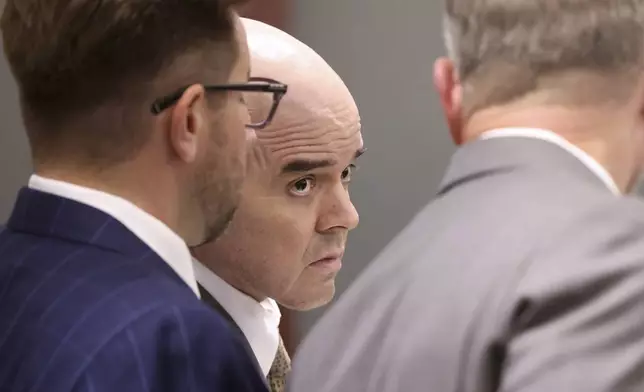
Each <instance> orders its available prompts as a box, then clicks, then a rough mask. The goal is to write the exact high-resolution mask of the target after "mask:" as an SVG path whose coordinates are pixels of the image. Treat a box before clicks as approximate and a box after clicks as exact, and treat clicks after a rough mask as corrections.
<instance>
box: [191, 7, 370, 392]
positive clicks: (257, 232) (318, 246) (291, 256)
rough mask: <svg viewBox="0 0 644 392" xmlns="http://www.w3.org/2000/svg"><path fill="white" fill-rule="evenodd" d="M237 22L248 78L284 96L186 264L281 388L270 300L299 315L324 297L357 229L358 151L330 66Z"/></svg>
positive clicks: (286, 364) (282, 364)
mask: <svg viewBox="0 0 644 392" xmlns="http://www.w3.org/2000/svg"><path fill="white" fill-rule="evenodd" d="M243 23H244V25H245V27H246V30H247V34H248V44H249V48H250V53H251V64H252V74H253V76H261V77H268V78H274V79H277V80H279V81H280V82H283V83H285V84H287V85H288V86H289V87H288V88H289V92H288V94H287V95H285V96H284V98H283V99H282V101H281V102H280V104H279V108H278V109H277V112H276V114H275V116H274V118H273V120H272V122H271V124H270V125H268V126H267V127H266V128H265V129H262V130H258V132H257V133H256V136H255V139H253V140H251V141H250V151H251V152H250V154H249V156H248V162H247V165H248V166H247V167H248V173H247V180H246V182H245V184H244V187H243V192H242V193H243V195H242V199H241V202H240V204H239V207H238V210H237V212H236V214H235V217H234V218H233V221H232V222H231V224H230V226H229V228H228V230H227V232H226V233H225V234H224V235H223V236H222V237H220V238H219V239H218V240H217V241H216V242H211V243H208V244H205V245H203V246H201V247H199V248H196V249H194V251H193V255H194V256H195V259H196V260H199V261H198V262H197V261H195V264H194V265H195V271H196V273H197V280H198V281H199V283H200V284H201V286H202V290H203V291H205V292H206V294H209V296H210V300H211V301H212V302H213V306H214V307H216V308H218V309H219V310H220V312H222V313H224V314H227V315H228V318H229V320H230V321H231V322H232V323H233V325H234V326H235V327H236V328H238V330H239V331H240V332H241V333H243V335H244V336H245V338H246V340H247V342H248V343H249V344H248V346H249V348H250V350H252V352H253V354H254V355H255V358H257V362H258V367H259V371H261V372H262V373H263V375H265V376H267V377H268V381H269V384H270V385H271V388H272V390H273V391H281V390H283V388H284V377H285V375H286V372H287V371H288V370H289V369H290V360H289V358H288V355H287V354H286V351H285V350H284V347H283V344H282V342H281V338H280V336H279V330H278V325H279V321H280V311H279V309H278V307H277V304H276V302H278V303H280V304H282V305H283V306H285V307H287V308H290V309H296V310H307V309H311V308H315V307H318V306H321V305H323V304H326V303H328V302H329V301H330V300H331V299H332V297H333V294H334V292H335V286H334V281H335V277H336V274H337V273H338V271H339V270H340V267H341V265H342V256H343V253H344V248H345V244H346V241H347V234H348V232H349V231H350V230H351V229H353V228H355V227H356V226H357V224H358V214H357V212H356V210H355V208H354V206H353V204H352V203H351V200H350V198H349V192H348V188H349V183H350V182H351V176H352V175H353V170H354V167H355V166H354V162H355V160H356V158H358V157H359V156H360V155H361V154H362V152H363V151H364V148H363V142H362V136H361V133H360V117H359V115H358V110H357V108H356V105H355V102H354V101H353V98H352V97H351V94H350V93H349V91H348V89H347V87H346V86H345V85H344V83H343V82H342V80H341V79H340V77H338V75H337V74H336V73H335V72H334V71H333V69H331V67H330V66H329V65H328V64H327V63H326V62H325V61H324V60H323V59H322V58H321V57H320V56H319V55H318V54H316V53H315V52H314V51H313V50H312V49H311V48H309V47H307V46H306V45H304V44H303V43H302V42H300V41H298V40H296V39H295V38H293V37H291V36H290V35H288V34H286V33H284V32H282V31H280V30H278V29H276V28H273V27H271V26H268V25H266V24H263V23H261V22H257V21H253V20H249V19H245V20H243ZM246 99H247V104H248V106H249V108H250V112H251V117H257V118H264V117H266V116H267V115H268V114H269V113H270V112H271V111H272V109H273V108H274V103H273V100H272V99H271V98H270V96H267V95H266V94H263V95H258V94H254V95H252V96H250V95H248V96H247V97H246ZM253 120H254V119H253Z"/></svg>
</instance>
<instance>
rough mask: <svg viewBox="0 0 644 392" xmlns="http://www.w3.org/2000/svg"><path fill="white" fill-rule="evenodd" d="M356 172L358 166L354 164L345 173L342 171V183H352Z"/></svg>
mask: <svg viewBox="0 0 644 392" xmlns="http://www.w3.org/2000/svg"><path fill="white" fill-rule="evenodd" d="M355 170H356V165H354V164H353V163H352V164H350V165H349V166H347V167H346V168H345V169H344V170H343V171H342V182H351V177H352V176H353V172H354V171H355Z"/></svg>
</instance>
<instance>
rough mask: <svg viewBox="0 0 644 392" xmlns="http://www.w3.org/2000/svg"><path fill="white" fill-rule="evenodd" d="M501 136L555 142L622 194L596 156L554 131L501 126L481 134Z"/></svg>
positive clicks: (484, 137)
mask: <svg viewBox="0 0 644 392" xmlns="http://www.w3.org/2000/svg"><path fill="white" fill-rule="evenodd" d="M500 137H526V138H533V139H539V140H543V141H546V142H549V143H552V144H555V145H557V146H559V147H561V148H563V149H564V150H566V151H568V152H569V153H570V154H571V155H573V156H574V157H575V158H577V159H579V161H581V163H583V164H584V166H586V167H587V168H588V170H590V171H591V172H593V173H594V174H595V175H596V176H597V177H599V179H600V180H601V181H602V182H603V183H604V184H605V185H606V187H608V189H610V190H611V192H613V193H614V194H615V195H621V192H620V190H619V187H618V186H617V184H616V183H615V180H614V179H613V177H612V176H611V175H610V173H608V171H607V170H606V169H605V168H604V167H603V166H602V165H601V164H600V163H599V162H597V161H596V160H595V158H593V157H591V156H590V155H588V153H586V152H585V151H584V150H582V149H581V148H579V147H577V146H575V145H574V144H572V143H570V142H569V141H567V140H566V139H564V138H563V137H561V136H559V135H557V134H556V133H554V132H552V131H548V130H545V129H537V128H501V129H493V130H490V131H486V132H484V133H483V134H482V135H481V137H480V139H483V140H485V139H493V138H500Z"/></svg>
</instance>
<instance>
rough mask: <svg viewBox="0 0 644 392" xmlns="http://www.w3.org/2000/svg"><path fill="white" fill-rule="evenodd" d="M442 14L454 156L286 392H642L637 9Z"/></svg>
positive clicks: (320, 332) (643, 51)
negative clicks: (434, 191) (635, 191)
mask: <svg viewBox="0 0 644 392" xmlns="http://www.w3.org/2000/svg"><path fill="white" fill-rule="evenodd" d="M446 5H447V6H446V32H447V34H446V37H447V43H448V48H449V52H450V56H449V59H439V60H438V61H437V62H436V64H435V70H434V71H435V75H434V77H435V84H436V87H437V90H438V92H439V95H440V98H441V102H442V104H443V109H444V112H445V116H446V118H447V122H448V125H449V128H450V130H451V134H452V136H453V138H454V140H455V142H456V143H457V144H459V145H460V147H459V149H458V151H457V152H456V153H455V155H454V157H453V159H452V162H451V164H450V166H449V169H448V170H447V173H446V175H445V178H444V180H443V182H442V184H441V185H440V191H439V193H438V195H437V197H436V199H435V200H434V201H432V202H431V203H430V204H429V205H428V206H427V207H426V208H425V209H424V210H423V211H422V212H420V213H419V215H418V216H417V217H416V218H415V220H414V221H413V222H412V223H411V224H410V226H409V227H407V228H406V229H405V230H404V232H403V233H401V234H400V235H399V236H398V238H396V239H395V240H394V241H393V242H392V243H391V244H390V245H389V246H388V247H387V248H386V249H385V251H384V252H383V253H382V254H381V255H380V256H379V257H378V258H377V259H376V260H375V261H374V262H373V263H372V265H371V266H370V267H369V268H368V269H367V271H365V273H363V275H362V276H361V277H360V278H359V279H358V280H357V281H356V282H355V284H354V285H353V287H351V288H350V289H349V290H348V291H347V292H346V293H345V294H344V295H343V296H342V298H341V299H340V301H339V302H338V303H337V304H336V305H335V306H334V307H333V308H332V309H331V310H330V311H329V312H328V313H327V314H326V315H325V316H324V317H323V318H322V320H321V322H320V323H319V324H318V325H317V326H316V328H314V330H313V331H312V332H311V333H310V335H309V336H308V338H307V339H306V340H305V341H304V343H303V345H302V346H301V349H300V351H299V352H298V353H297V355H296V358H295V361H294V368H293V376H292V379H291V382H290V391H292V392H357V391H360V392H376V391H378V392H380V391H383V392H384V391H387V392H394V391H404V392H414V391H431V392H447V391H450V392H451V391H459V392H479V391H480V392H483V391H504V392H581V391H583V392H589V391H591V392H594V391H597V392H600V391H601V392H605V391H620V392H621V391H644V207H643V205H642V203H641V202H640V201H637V200H635V199H632V198H630V197H628V196H622V195H621V194H622V193H625V192H627V191H629V190H630V189H631V187H632V186H633V184H634V183H635V182H636V179H637V177H638V175H639V171H640V166H641V164H642V152H643V147H644V1H642V0H611V1H607V0H513V1H508V0H447V4H446Z"/></svg>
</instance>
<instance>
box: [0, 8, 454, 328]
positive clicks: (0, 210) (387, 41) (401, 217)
mask: <svg viewBox="0 0 644 392" xmlns="http://www.w3.org/2000/svg"><path fill="white" fill-rule="evenodd" d="M262 1H265V2H270V1H271V0H262ZM0 7H4V0H0ZM291 8H292V9H291V10H290V20H291V22H290V28H289V32H290V33H291V34H293V35H294V36H296V37H297V38H299V39H300V40H302V41H303V42H305V43H307V44H308V45H309V46H311V47H312V48H313V49H315V50H316V51H317V52H318V53H319V54H320V55H322V56H323V57H324V58H325V59H326V60H327V61H328V62H329V63H330V64H331V65H332V66H333V67H334V69H335V70H336V71H337V72H338V74H339V75H340V76H341V77H342V78H343V79H344V81H345V83H346V84H347V86H348V87H349V89H350V90H351V92H352V93H353V96H354V98H355V100H356V102H357V103H358V107H359V108H360V114H361V116H362V125H363V135H364V139H365V145H366V147H367V148H368V152H367V154H365V155H364V157H362V158H360V162H359V166H360V169H359V171H358V172H357V173H356V176H355V177H354V183H353V184H352V188H351V193H352V198H353V200H354V203H355V204H356V206H357V208H358V211H359V212H360V218H361V222H360V226H359V228H358V229H356V230H355V231H354V232H353V233H352V234H351V236H350V240H349V246H348V249H347V253H346V256H345V260H344V267H343V270H342V272H341V274H340V276H339V278H338V282H337V286H338V295H342V292H343V291H344V290H345V289H346V287H347V286H348V285H349V284H350V282H351V281H352V280H353V279H354V278H355V276H356V275H357V274H358V273H359V272H360V271H361V270H362V269H363V268H364V267H365V266H366V265H367V264H368V263H369V261H370V260H371V259H372V258H373V257H374V256H376V254H377V253H378V252H379V251H380V250H381V249H382V248H383V247H384V246H385V245H386V244H387V243H388V242H389V241H390V240H391V239H392V238H393V237H394V236H395V235H396V234H397V233H398V232H399V231H400V230H401V229H402V228H403V227H404V226H405V225H406V223H407V222H409V220H410V219H411V218H412V217H413V215H414V214H415V213H416V212H417V211H418V210H419V209H420V208H421V207H422V206H423V205H424V204H425V203H426V202H427V201H429V200H430V198H431V197H432V195H433V194H434V192H435V190H436V187H437V185H438V182H439V181H440V179H441V175H442V172H443V170H444V169H445V166H446V165H447V163H448V159H449V156H450V154H451V153H452V151H453V146H452V143H451V141H450V139H449V137H448V133H447V130H446V128H445V125H444V123H443V119H442V116H441V114H440V110H439V105H438V101H437V98H436V96H435V95H434V91H433V85H432V65H433V61H434V59H435V58H436V57H438V56H440V55H442V54H443V52H444V51H443V45H442V42H441V2H440V1H405V2H394V1H389V0H348V1H347V0H324V1H314V0H293V1H292V2H291ZM311 82H312V83H314V81H311ZM0 116H1V119H2V120H1V124H2V125H1V127H2V128H1V130H0V156H1V157H2V161H1V162H2V164H1V165H0V183H1V184H2V187H1V189H0V222H4V221H5V220H6V218H7V216H8V214H9V212H10V210H11V208H12V205H13V201H14V198H15V195H16V191H17V190H18V188H19V187H21V186H23V185H24V184H25V183H26V181H27V179H28V176H29V174H30V170H31V167H30V163H29V149H28V147H27V142H26V137H25V133H24V129H23V126H22V123H21V119H20V113H19V109H18V104H17V96H16V87H15V83H14V81H13V78H12V77H11V75H10V73H9V70H8V67H7V65H6V62H5V60H4V56H3V57H2V59H1V60H0ZM323 311H324V309H320V310H318V311H312V312H308V313H301V314H298V315H297V316H296V324H297V330H299V334H300V335H303V334H305V333H306V332H307V331H308V330H309V328H310V326H311V325H312V324H313V323H314V322H315V320H316V319H317V318H318V317H319V315H320V314H321V312H323Z"/></svg>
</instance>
